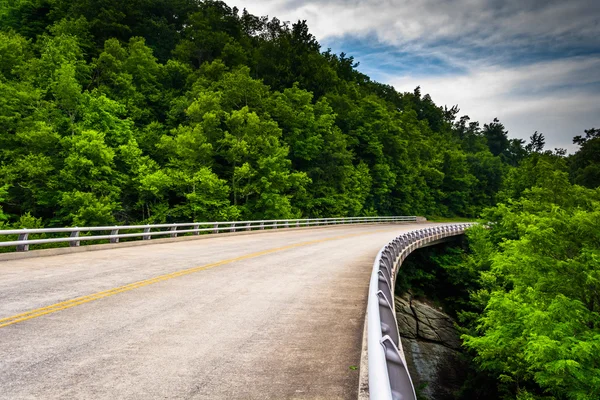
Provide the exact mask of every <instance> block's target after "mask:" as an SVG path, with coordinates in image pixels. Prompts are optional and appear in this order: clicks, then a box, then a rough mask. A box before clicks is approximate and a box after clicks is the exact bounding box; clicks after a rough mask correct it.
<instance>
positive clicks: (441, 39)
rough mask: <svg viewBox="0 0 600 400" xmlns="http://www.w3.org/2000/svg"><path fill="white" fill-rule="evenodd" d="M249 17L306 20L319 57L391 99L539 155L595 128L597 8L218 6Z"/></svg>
mask: <svg viewBox="0 0 600 400" xmlns="http://www.w3.org/2000/svg"><path fill="white" fill-rule="evenodd" d="M225 1H226V2H227V4H229V5H230V6H232V7H233V6H236V7H238V8H239V9H243V8H246V9H247V10H248V11H249V12H250V13H252V14H255V15H268V16H269V17H277V18H279V19H280V20H282V21H290V22H292V23H293V22H296V21H297V20H306V21H307V24H308V26H309V28H310V31H311V33H312V34H313V35H315V37H316V38H317V40H318V41H319V42H320V43H321V45H322V49H323V50H326V49H327V48H331V49H332V51H334V52H335V53H341V52H344V53H346V54H347V55H349V56H354V58H355V60H356V61H358V62H360V66H359V67H358V69H359V70H360V71H361V72H363V73H365V74H367V75H369V76H370V77H371V78H372V79H374V80H376V81H379V82H383V83H387V84H391V85H393V86H394V87H395V88H396V90H398V91H400V92H406V91H413V90H414V88H415V87H417V86H421V92H422V93H423V94H425V93H429V94H430V95H431V97H432V98H433V100H434V102H435V103H436V104H438V105H442V106H443V105H448V106H449V107H450V106H453V105H455V104H457V105H458V106H459V108H460V114H459V115H469V117H471V120H476V121H479V122H480V123H481V125H482V126H483V124H484V123H487V122H491V121H492V120H493V119H494V118H498V119H499V120H500V122H502V123H503V124H504V125H505V127H506V128H507V130H508V131H509V136H510V137H516V138H522V139H526V140H528V139H529V137H530V136H531V135H532V134H533V133H534V132H535V131H538V132H541V133H543V134H544V136H545V137H546V148H547V149H550V150H552V149H554V148H565V149H567V150H569V151H570V152H572V151H574V150H576V149H577V147H576V146H574V145H573V144H572V138H573V136H576V135H581V134H583V131H584V129H589V128H592V127H596V128H600V0H504V1H502V0H320V1H317V0H260V1H250V0H225Z"/></svg>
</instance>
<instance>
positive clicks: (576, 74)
mask: <svg viewBox="0 0 600 400" xmlns="http://www.w3.org/2000/svg"><path fill="white" fill-rule="evenodd" d="M385 80H386V81H388V82H389V83H390V84H392V85H393V86H394V87H395V88H396V89H397V90H399V91H412V90H413V89H414V88H415V87H416V86H421V91H422V93H429V94H430V95H431V97H432V98H433V100H434V101H435V102H436V103H437V104H445V105H448V106H452V105H454V104H458V105H459V107H460V108H461V113H460V114H461V115H464V114H467V115H469V116H470V117H471V119H472V120H478V121H480V122H481V123H484V122H490V121H492V120H493V118H495V117H498V118H499V119H500V121H501V122H502V123H504V125H505V126H506V128H507V129H508V130H509V132H510V136H511V137H518V138H523V139H528V138H529V136H530V135H531V134H532V133H533V132H534V131H536V130H537V131H540V132H542V133H544V135H545V136H546V144H547V147H548V148H550V149H552V148H554V147H564V148H568V149H570V150H573V149H574V147H573V145H572V143H571V140H572V138H573V136H575V135H578V134H582V133H583V130H584V129H588V128H591V127H594V126H596V127H597V126H600V103H599V102H598V94H597V93H596V92H593V91H592V90H589V89H588V88H587V86H588V85H592V84H597V83H598V82H600V57H578V58H573V59H568V60H557V61H549V62H540V63H536V64H533V65H528V66H521V67H481V68H478V69H473V70H471V71H470V72H468V73H467V74H464V75H461V76H443V77H423V76H404V77H395V76H393V75H390V76H388V77H387V78H386V79H385Z"/></svg>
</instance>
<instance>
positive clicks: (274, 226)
mask: <svg viewBox="0 0 600 400" xmlns="http://www.w3.org/2000/svg"><path fill="white" fill-rule="evenodd" d="M273 229H277V221H275V222H273Z"/></svg>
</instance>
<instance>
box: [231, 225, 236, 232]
mask: <svg viewBox="0 0 600 400" xmlns="http://www.w3.org/2000/svg"><path fill="white" fill-rule="evenodd" d="M231 227H232V229H231V232H235V231H236V228H235V223H233V224H231Z"/></svg>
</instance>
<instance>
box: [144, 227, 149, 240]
mask: <svg viewBox="0 0 600 400" xmlns="http://www.w3.org/2000/svg"><path fill="white" fill-rule="evenodd" d="M149 232H150V227H149V226H147V227H145V228H144V233H149ZM142 239H143V240H150V235H144V236H142Z"/></svg>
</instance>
